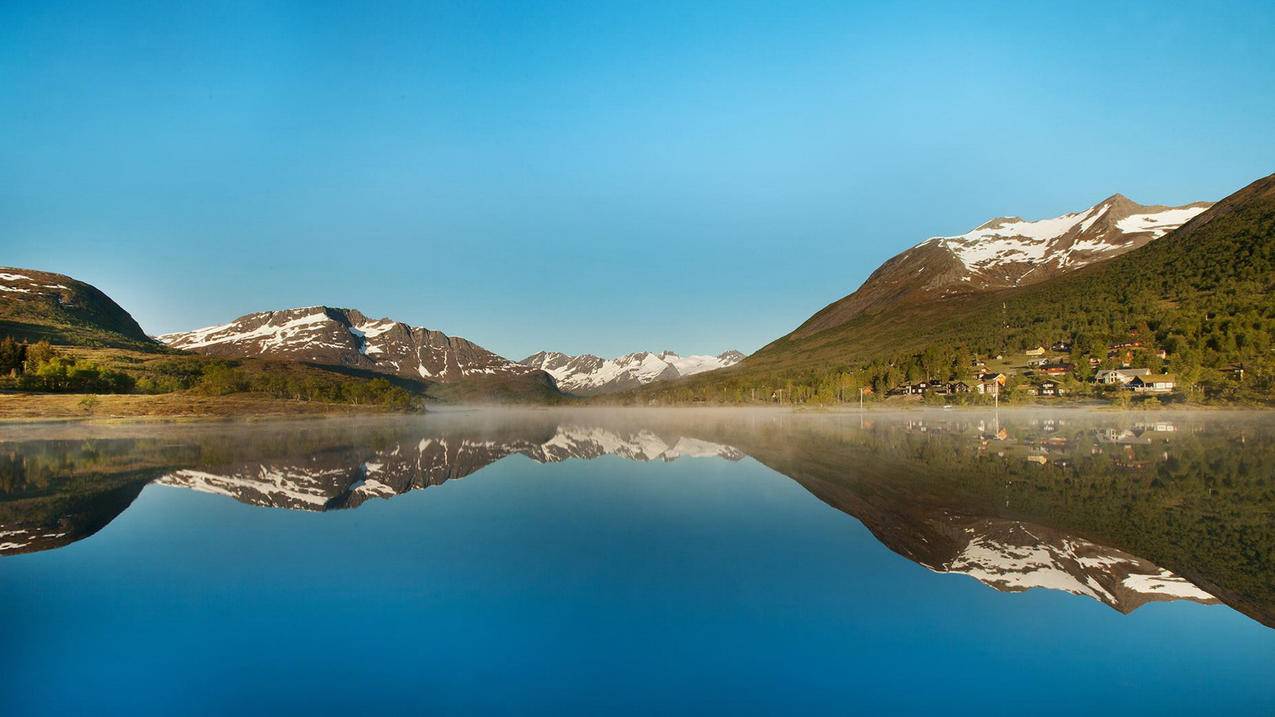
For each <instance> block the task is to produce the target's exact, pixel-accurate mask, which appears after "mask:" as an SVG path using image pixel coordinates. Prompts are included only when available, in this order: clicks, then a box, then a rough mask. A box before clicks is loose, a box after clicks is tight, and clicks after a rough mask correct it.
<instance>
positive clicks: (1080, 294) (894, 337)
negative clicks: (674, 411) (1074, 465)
mask: <svg viewBox="0 0 1275 717" xmlns="http://www.w3.org/2000/svg"><path fill="white" fill-rule="evenodd" d="M1272 284H1275V176H1272V177H1267V178H1265V179H1263V180H1260V181H1258V182H1255V183H1254V184H1252V185H1250V186H1249V187H1246V188H1245V189H1243V190H1241V191H1240V192H1237V193H1236V194H1234V195H1232V196H1231V197H1228V198H1227V199H1225V200H1223V201H1222V202H1220V203H1219V204H1218V205H1216V206H1215V207H1214V208H1213V209H1211V210H1210V211H1209V212H1206V213H1205V214H1203V215H1201V217H1200V218H1198V219H1197V220H1196V221H1194V222H1192V223H1190V224H1188V225H1187V226H1185V227H1183V228H1182V229H1179V230H1178V231H1176V232H1173V233H1172V234H1170V235H1169V236H1167V237H1165V238H1163V239H1160V240H1158V241H1156V242H1153V243H1151V244H1149V245H1147V246H1145V247H1142V248H1141V249H1138V250H1136V251H1132V252H1130V253H1128V254H1125V255H1123V256H1120V257H1117V258H1115V259H1112V260H1110V261H1107V262H1103V263H1101V264H1097V265H1094V266H1091V267H1088V268H1086V269H1082V270H1080V271H1077V272H1075V273H1073V274H1069V275H1066V276H1063V277H1060V278H1058V279H1055V280H1052V281H1048V282H1044V283H1041V284H1036V285H1033V286H1029V287H1023V288H1019V289H1012V290H1008V291H1001V292H993V293H987V294H978V295H970V296H963V297H950V298H945V299H942V300H938V301H931V302H927V303H922V304H915V305H906V306H896V307H894V308H892V309H889V310H886V311H882V312H880V313H877V314H870V315H869V314H861V315H859V316H857V317H855V318H853V319H851V320H850V321H848V322H847V323H845V324H842V325H840V326H836V327H833V328H830V329H827V330H825V331H821V332H819V333H816V334H812V335H809V336H805V337H802V338H796V337H793V336H791V335H790V336H786V337H784V338H781V339H779V340H777V341H775V342H773V343H771V344H770V345H768V346H766V347H765V348H763V349H762V350H761V351H759V352H757V353H756V354H754V355H753V356H750V357H749V358H748V359H747V360H746V361H744V362H743V363H742V364H740V365H738V366H735V367H732V368H730V369H726V370H723V371H715V372H712V373H709V374H704V375H702V376H696V377H692V378H690V379H688V380H685V381H679V382H674V383H671V384H663V385H655V386H649V387H647V388H645V389H642V390H639V391H636V392H632V393H630V394H627V395H625V396H623V397H621V400H625V401H631V402H640V403H647V402H650V401H656V402H663V403H678V402H715V403H716V402H722V403H735V402H750V401H754V400H755V401H766V402H769V401H772V400H783V401H784V402H805V403H833V402H836V401H838V400H846V401H857V400H858V395H859V394H858V389H860V388H864V387H870V388H872V389H873V395H874V396H875V397H876V398H878V399H879V398H881V397H882V396H883V395H884V389H888V388H890V387H893V386H895V385H898V384H900V383H903V382H905V381H919V380H925V379H927V378H936V379H940V380H965V381H968V380H969V379H970V376H971V373H972V371H973V369H972V366H971V364H972V362H973V359H974V357H976V356H977V357H983V358H986V357H990V356H997V355H1002V354H1005V355H1008V354H1021V353H1022V352H1023V351H1024V350H1025V349H1028V348H1030V347H1034V346H1038V345H1043V346H1050V345H1051V344H1053V343H1054V342H1057V341H1065V342H1067V343H1068V344H1070V346H1071V347H1072V349H1071V356H1070V361H1071V362H1072V363H1074V364H1075V366H1076V367H1077V368H1076V369H1075V370H1074V372H1073V373H1072V375H1070V376H1068V377H1065V379H1064V380H1065V381H1067V382H1068V383H1067V387H1068V388H1070V389H1072V391H1071V395H1072V396H1075V397H1080V398H1085V397H1089V398H1114V397H1113V396H1111V395H1110V394H1109V393H1108V390H1107V389H1104V388H1099V387H1094V386H1092V385H1090V384H1087V383H1085V381H1086V380H1087V379H1088V378H1090V376H1091V375H1092V373H1093V370H1094V369H1092V368H1091V367H1090V364H1089V359H1090V358H1094V359H1097V360H1098V362H1099V366H1098V368H1102V367H1103V366H1112V365H1113V361H1116V362H1118V361H1123V359H1124V358H1126V357H1125V356H1124V355H1123V353H1122V354H1121V355H1119V356H1117V357H1113V358H1109V357H1108V355H1107V354H1108V349H1109V347H1112V346H1119V345H1123V344H1137V345H1136V346H1129V347H1128V348H1127V349H1126V350H1127V351H1128V352H1130V354H1131V355H1130V356H1128V357H1127V358H1130V359H1131V361H1130V363H1131V364H1132V365H1134V366H1141V367H1148V368H1152V369H1153V370H1154V371H1156V372H1159V371H1161V370H1167V371H1171V372H1173V373H1175V374H1176V376H1177V383H1178V388H1179V390H1180V391H1181V392H1182V393H1181V395H1179V396H1178V397H1177V399H1178V400H1187V399H1189V400H1191V401H1194V402H1204V403H1209V402H1216V403H1247V404H1270V403H1272V402H1275V351H1273V348H1275V300H1272V289H1273V288H1275V287H1273V286H1272ZM1159 349H1162V350H1164V351H1165V352H1166V356H1167V358H1166V359H1164V360H1161V359H1160V358H1159V357H1158V355H1157V353H1156V351H1157V350H1159ZM1241 367H1242V368H1243V372H1242V374H1241V372H1239V371H1238V370H1236V369H1238V368H1241ZM961 400H968V401H975V400H978V399H976V398H973V397H970V398H965V399H961ZM1116 400H1121V399H1118V398H1117V399H1116Z"/></svg>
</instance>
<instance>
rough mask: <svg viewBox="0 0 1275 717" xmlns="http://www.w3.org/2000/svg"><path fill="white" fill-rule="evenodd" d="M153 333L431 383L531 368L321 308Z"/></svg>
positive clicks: (451, 340)
mask: <svg viewBox="0 0 1275 717" xmlns="http://www.w3.org/2000/svg"><path fill="white" fill-rule="evenodd" d="M158 338H159V340H160V341H163V342H164V343H166V344H168V345H169V346H172V347H173V348H179V349H186V350H188V351H195V352H198V353H202V354H209V355H212V356H227V357H249V356H264V357H271V358H280V359H288V360H291V361H306V362H310V363H316V364H325V365H331V366H348V367H352V368H359V369H366V370H369V371H376V372H379V373H385V374H392V375H395V376H402V377H405V378H414V379H424V380H427V381H438V382H449V381H457V380H460V379H462V378H469V377H474V376H493V375H496V376H500V375H503V376H525V375H529V374H533V373H535V371H536V369H534V368H531V367H528V366H524V365H522V364H519V363H515V362H513V361H510V360H509V359H506V358H503V357H501V356H497V355H496V354H494V353H492V352H491V351H488V350H487V349H485V348H483V347H481V346H479V345H478V344H475V343H473V342H471V341H467V340H465V339H462V338H460V337H457V336H448V335H446V334H444V333H442V332H441V331H432V330H430V329H426V328H422V327H419V326H408V325H407V324H404V323H402V322H399V321H394V320H393V319H388V318H381V319H370V318H368V317H367V316H364V315H363V314H362V313H360V312H358V311H356V310H354V309H334V308H331V307H328V306H310V307H306V308H299V309H284V310H281V311H262V312H259V313H255V314H248V315H246V316H240V317H239V318H237V319H235V320H234V321H232V322H230V323H228V324H222V325H220V326H209V327H207V328H203V329H196V330H194V331H186V332H182V333H173V334H164V335H162V336H159V337H158Z"/></svg>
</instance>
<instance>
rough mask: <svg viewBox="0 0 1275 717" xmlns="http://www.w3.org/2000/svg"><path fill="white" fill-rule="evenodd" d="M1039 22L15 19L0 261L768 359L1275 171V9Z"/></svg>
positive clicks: (4, 112)
mask: <svg viewBox="0 0 1275 717" xmlns="http://www.w3.org/2000/svg"><path fill="white" fill-rule="evenodd" d="M197 5H205V4H197ZM1036 5H1037V4H1036V3H1026V4H1024V3H1005V4H985V5H980V6H978V7H976V8H971V7H966V6H965V5H964V4H958V3H933V4H931V3H863V4H856V3H850V2H828V3H794V2H775V3H745V2H730V3H712V2H696V3H669V4H663V3H652V2H646V3H634V4H618V3H596V2H584V3H479V2H472V1H470V2H459V3H446V4H445V3H437V4H419V5H416V4H413V5H406V4H405V5H393V4H391V3H376V4H373V5H364V4H356V3H351V4H348V5H339V4H323V3H317V2H305V3H295V4H288V3H277V4H271V3H262V2H247V3H208V4H206V6H196V7H185V8H175V7H172V4H170V3H158V2H157V3H142V2H136V3H127V4H120V5H115V6H112V5H111V4H110V3H104V2H91V3H82V4H79V3H56V2H40V3H34V2H27V3H19V2H8V3H2V4H0V264H12V265H18V266H26V267H32V268H40V269H48V270H53V271H59V272H63V273H67V274H71V275H73V276H75V277H77V278H81V279H84V280H86V281H90V282H92V283H94V284H96V285H98V286H99V287H101V288H102V289H103V290H105V291H106V292H107V293H109V294H111V295H112V296H113V297H114V298H116V300H118V301H119V302H120V303H121V304H123V305H124V306H125V307H126V308H127V309H129V310H130V311H131V312H132V313H133V314H134V316H135V317H136V318H137V319H138V320H139V321H140V322H141V324H142V326H143V327H144V328H145V329H146V330H148V331H150V332H153V333H158V332H163V331H171V330H177V329H186V328H193V327H196V326H203V325H207V324H212V323H219V322H221V321H224V320H226V319H228V318H231V317H233V316H237V315H239V314H243V313H247V312H249V311H255V310H261V309H267V308H281V307H287V306H300V305H309V304H319V303H326V304H332V305H342V306H352V307H357V308H360V309H362V310H364V311H365V312H367V313H370V314H373V315H378V316H379V315H389V316H393V317H395V318H397V319H400V320H404V321H407V322H409V323H413V324H420V325H425V326H429V327H430V328H436V329H440V330H443V331H446V332H448V333H454V334H458V335H462V336H466V337H467V338H471V339H473V340H475V341H478V342H479V343H481V344H483V345H485V346H487V347H489V348H491V349H493V350H495V351H497V352H500V353H503V354H505V355H508V356H511V357H513V358H521V357H522V356H524V355H526V354H529V353H532V352H533V351H536V350H540V349H551V350H561V351H568V352H573V353H575V352H586V351H587V352H594V353H602V354H617V353H624V352H628V351H633V350H640V349H652V350H660V349H664V348H672V349H675V350H678V351H681V352H714V353H715V352H718V351H721V350H723V349H726V348H732V347H734V348H739V349H742V350H744V351H751V350H754V349H756V348H758V347H759V346H761V345H763V344H764V343H766V342H767V341H769V340H770V339H773V338H775V337H777V336H779V335H781V334H783V333H785V332H787V331H788V330H790V329H791V328H793V327H794V326H796V325H797V324H798V323H800V322H801V321H802V320H804V319H805V318H806V317H807V316H809V315H810V314H811V313H813V312H814V311H816V310H818V309H819V308H821V307H822V306H824V305H825V304H827V303H828V302H830V301H833V300H835V299H837V298H839V297H840V296H843V295H844V294H846V293H849V292H850V291H852V290H853V289H854V288H856V287H857V286H858V285H859V284H860V283H861V282H862V281H863V279H864V278H865V277H866V276H867V274H868V273H870V272H871V271H872V269H874V268H875V267H876V266H877V265H878V264H880V262H881V261H883V260H884V259H886V258H888V257H890V256H892V255H894V254H896V253H898V252H899V251H901V250H902V249H904V248H906V247H907V246H909V245H911V244H914V243H916V242H918V241H920V240H922V239H924V238H925V237H927V236H931V235H934V234H939V233H959V232H963V231H965V230H967V229H969V228H971V227H973V226H975V225H977V224H979V223H981V222H982V221H983V220H985V219H986V218H988V217H991V216H996V215H1004V214H1016V215H1021V216H1024V217H1028V218H1037V217H1042V216H1054V215H1057V214H1060V213H1063V212H1065V211H1071V210H1075V209H1080V208H1083V207H1086V206H1088V205H1090V204H1092V203H1093V202H1096V201H1097V200H1099V199H1101V198H1103V197H1105V196H1107V195H1109V194H1112V193H1114V192H1122V193H1124V194H1126V195H1128V196H1130V197H1132V198H1133V199H1135V200H1137V201H1141V202H1144V203H1166V204H1177V203H1185V202H1189V201H1195V200H1201V199H1217V198H1219V197H1221V196H1224V195H1225V194H1227V193H1229V192H1231V191H1233V190H1235V189H1237V188H1239V187H1240V186H1242V185H1244V184H1246V183H1248V182H1250V181H1252V180H1253V179H1256V178H1257V177H1259V176H1263V175H1265V174H1268V173H1270V172H1272V171H1275V133H1272V132H1271V131H1270V128H1271V127H1272V126H1275V42H1271V36H1272V32H1275V3H1270V2H1261V3H1257V2H1254V3H1242V2H1235V3H1226V4H1217V3H1205V4H1199V5H1196V6H1190V5H1185V4H1184V5H1174V6H1172V7H1169V6H1167V5H1164V4H1163V3H1127V4H1120V5H1119V6H1111V5H1109V4H1106V3H1093V4H1088V3H1058V4H1057V5H1058V7H1036Z"/></svg>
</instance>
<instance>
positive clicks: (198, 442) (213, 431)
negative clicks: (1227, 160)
mask: <svg viewBox="0 0 1275 717" xmlns="http://www.w3.org/2000/svg"><path fill="white" fill-rule="evenodd" d="M1272 428H1275V422H1273V421H1272V420H1271V419H1269V418H1266V417H1263V416H1257V415H1254V416H1238V417H1236V416H1231V417H1227V418H1218V417H1211V416H1197V415H1186V414H1183V415H1182V416H1180V417H1178V416H1175V417H1170V418H1156V419H1153V420H1141V419H1135V420H1130V419H1128V418H1125V417H1122V416H1119V415H1106V416H1104V415H1095V414H1086V413H1080V412H1076V413H1069V414H1067V415H1064V416H1061V417H1060V416H1058V415H1043V414H1041V415H1037V414H1030V413H1022V414H1009V415H1005V414H1001V415H999V416H998V415H990V414H975V413H951V412H949V413H938V414H913V415H903V416H873V415H871V414H869V415H867V416H859V415H850V416H848V415H839V416H838V415H833V416H819V415H800V414H781V413H776V412H738V411H672V412H669V411H665V412H647V411H622V412H554V411H516V412H515V411H501V412H472V413H462V414H454V415H436V416H429V417H426V418H423V419H378V420H369V421H360V422H349V421H323V422H315V423H299V424H297V423H294V424H264V425H258V426H252V427H248V428H244V427H226V426H199V427H163V428H141V427H127V426H116V427H98V428H92V429H85V428H76V427H56V428H49V427H43V428H27V429H20V430H19V429H14V430H11V431H9V432H8V433H7V434H6V435H5V436H4V439H3V442H0V554H6V555H7V554H19V553H30V552H36V551H42V550H49V549H52V548H56V547H59V546H63V545H66V544H68V543H71V542H74V541H77V540H81V539H84V538H87V537H88V536H91V535H92V534H93V533H95V532H97V531H98V530H100V529H101V528H102V527H103V526H105V525H107V524H108V523H109V522H110V521H111V520H112V519H114V518H115V517H116V516H118V515H119V514H120V513H121V512H123V511H124V510H126V509H127V508H128V506H129V505H130V504H131V503H132V501H133V500H134V499H135V498H136V497H137V496H138V495H139V494H140V492H141V490H142V488H143V487H144V486H146V485H148V484H156V485H161V486H169V487H176V488H184V489H191V490H196V491H202V492H208V493H216V494H220V495H225V496H228V497H231V498H233V499H235V500H238V501H241V502H243V503H248V504H252V505H258V506H268V507H272V508H282V509H287V510H304V511H327V510H336V509H351V508H357V507H358V506H360V505H362V504H363V503H365V502H367V501H369V500H383V499H391V498H393V497H395V496H398V495H402V494H404V493H407V492H409V491H414V490H419V489H425V488H429V487H430V486H436V485H439V484H441V483H444V482H446V481H449V480H454V479H460V478H464V477H466V476H470V475H472V474H474V473H476V472H478V471H480V470H481V469H482V468H484V467H485V466H488V465H490V464H492V463H494V462H496V461H500V460H503V459H506V458H508V457H510V456H522V457H524V458H526V459H530V460H532V461H535V462H538V463H554V462H559V461H566V460H570V459H586V460H587V459H595V458H599V457H602V456H615V457H619V458H624V459H628V460H635V461H679V460H697V459H709V460H728V461H739V460H741V459H744V458H745V457H750V458H752V459H755V460H757V461H759V462H761V463H763V464H765V465H767V466H769V467H770V468H772V469H774V470H776V471H778V472H779V473H782V474H784V475H786V476H788V477H790V478H792V479H793V480H795V481H797V482H798V483H800V484H801V485H802V486H803V487H805V488H806V489H807V490H808V491H810V493H812V494H813V495H815V496H817V497H818V498H819V499H821V500H823V501H824V502H825V503H827V504H828V505H831V506H832V507H834V508H836V509H838V510H840V511H842V512H844V513H846V514H849V515H851V516H853V517H855V518H856V519H858V520H860V521H861V522H862V523H863V524H864V525H865V526H866V527H867V528H868V529H869V530H870V531H871V532H872V533H873V534H874V535H875V536H876V537H877V539H878V540H880V541H881V542H882V543H883V544H884V545H886V546H887V547H889V548H890V549H891V550H893V551H894V552H896V553H898V554H900V555H903V556H905V557H907V558H908V559H910V560H913V561H915V562H917V563H919V564H921V565H924V566H926V567H927V568H929V569H931V570H933V571H936V572H940V573H959V574H964V575H968V576H970V577H973V578H975V579H977V580H979V581H981V582H983V583H984V584H986V585H988V586H991V587H993V588H995V589H997V590H1002V591H1008V592H1014V591H1021V590H1027V589H1030V588H1035V587H1039V588H1048V589H1054V590H1062V591H1066V592H1068V593H1072V594H1075V595H1080V596H1085V597H1088V598H1092V599H1095V600H1098V601H1100V602H1102V603H1104V604H1106V605H1109V606H1111V607H1113V608H1115V609H1117V610H1119V611H1121V612H1130V611H1132V610H1134V609H1136V608H1138V607H1139V606H1141V605H1143V604H1145V603H1147V602H1151V601H1165V600H1191V601H1196V602H1201V603H1215V602H1219V601H1220V602H1224V603H1227V604H1229V605H1231V606H1232V607H1234V608H1236V609H1238V610H1240V611H1242V612H1244V613H1246V614H1248V615H1250V616H1252V617H1254V618H1255V619H1257V620H1259V621H1261V622H1263V623H1265V624H1267V625H1275V579H1273V578H1275V570H1272V557H1273V556H1275V528H1273V527H1272V515H1273V512H1272V507H1273V506H1275V485H1272V483H1271V480H1270V479H1271V476H1272V468H1273V467H1275V449H1273V448H1272V447H1271V446H1272V442H1271V440H1270V439H1271V437H1272V432H1273V431H1272Z"/></svg>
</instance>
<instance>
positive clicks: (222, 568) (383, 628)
mask: <svg viewBox="0 0 1275 717" xmlns="http://www.w3.org/2000/svg"><path fill="white" fill-rule="evenodd" d="M1272 438H1275V419H1272V418H1271V417H1269V416H1265V415H1261V414H1244V413H1226V414H1222V413H1202V412H1201V413H1192V412H1178V413H1165V414H1151V413H1147V414H1130V413H1103V412H1086V411H1080V410H1072V411H1048V412H1031V411H1002V412H1000V413H995V412H993V411H990V410H989V411H946V412H944V411H935V412H906V413H899V414H890V413H879V412H872V411H869V412H867V413H864V414H858V413H834V414H818V413H791V412H786V411H777V410H750V411H744V410H714V409H706V410H691V409H680V410H644V409H630V410H610V411H607V410H465V411H450V412H439V413H434V414H429V415H426V416H421V417H412V418H403V417H386V418H373V419H363V420H344V419H331V420H319V421H296V422H280V423H254V424H199V425H186V426H181V425H167V426H165V425H142V424H129V425H70V424H65V425H40V426H26V427H12V428H6V430H5V432H4V433H3V434H2V435H0V604H2V605H5V606H6V609H5V611H4V612H3V616H2V617H0V634H3V635H5V636H6V638H5V641H6V643H7V645H8V647H9V653H10V654H11V655H13V656H14V657H13V659H12V661H11V662H10V664H9V665H8V666H7V667H6V669H5V670H3V671H0V675H2V676H0V713H3V714H6V715H9V714H13V715H24V714H51V713H74V712H93V713H140V714H175V713H183V714H189V713H194V712H198V711H199V710H202V711H203V712H205V713H209V714H213V713H225V712H228V711H235V712H240V713H247V714H258V713H278V712H280V711H284V712H299V711H309V712H313V713H335V712H343V711H344V712H360V711H367V710H370V709H377V710H378V711H379V710H390V709H395V710H406V711H428V712H443V713H466V714H472V713H503V712H509V711H516V712H555V713H562V712H566V713H597V712H603V711H604V712H608V713H615V712H632V713H650V712H652V711H662V712H672V713H690V712H697V711H701V710H704V709H710V708H711V709H716V710H729V711H732V712H744V713H750V712H751V713H774V712H777V711H783V712H793V711H797V712H817V713H837V714H844V713H846V712H864V713H881V712H886V713H932V712H934V711H937V710H944V711H949V712H950V711H960V712H971V713H988V712H991V713H1001V712H1008V711H1020V710H1021V707H1022V705H1031V708H1030V709H1031V710H1032V711H1033V712H1042V713H1064V712H1066V713H1074V712H1075V711H1077V710H1085V709H1094V710H1097V709H1102V710H1104V711H1106V710H1121V711H1125V712H1127V713H1130V714H1153V713H1159V714H1162V713H1164V712H1166V711H1169V712H1179V711H1192V710H1195V709H1203V708H1206V707H1207V708H1211V709H1214V710H1218V709H1221V710H1223V711H1230V712H1234V713H1254V712H1263V711H1270V710H1272V709H1275V686H1272V685H1271V683H1270V680H1269V675H1268V674H1267V672H1268V666H1269V665H1270V664H1271V661H1272V658H1275V630H1272V629H1271V627H1269V626H1272V625H1275V562H1273V561H1275V520H1272V518H1273V517H1275V483H1272V479H1273V478H1275V442H1273V441H1272ZM347 684H350V685H363V686H366V685H377V686H378V687H377V688H376V689H374V690H372V691H368V690H367V689H366V688H363V689H360V690H357V691H346V690H344V689H342V685H347ZM196 705H197V706H198V707H197V708H196V707H195V706H196Z"/></svg>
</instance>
